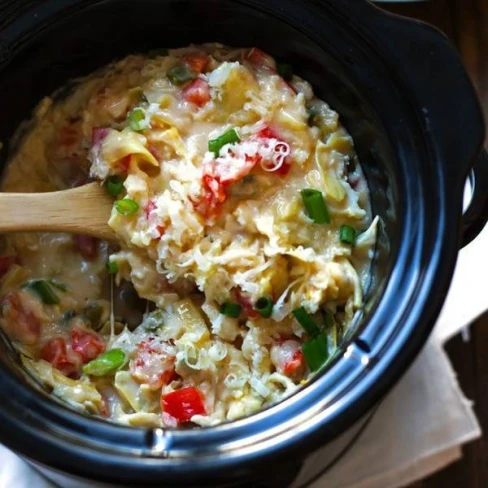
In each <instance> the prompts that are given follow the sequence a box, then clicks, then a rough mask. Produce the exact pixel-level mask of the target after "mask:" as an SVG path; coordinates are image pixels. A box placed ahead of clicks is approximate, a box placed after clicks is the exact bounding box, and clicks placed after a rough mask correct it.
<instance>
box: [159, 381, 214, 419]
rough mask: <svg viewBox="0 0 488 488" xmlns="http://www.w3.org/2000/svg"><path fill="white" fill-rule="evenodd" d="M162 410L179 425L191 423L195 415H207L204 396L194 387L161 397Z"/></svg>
mask: <svg viewBox="0 0 488 488" xmlns="http://www.w3.org/2000/svg"><path fill="white" fill-rule="evenodd" d="M161 409H162V411H163V412H164V413H166V414H168V415H170V416H171V417H173V418H175V419H176V420H177V421H178V422H179V423H184V422H189V421H190V420H191V418H192V417H193V416H194V415H206V414H207V412H206V410H205V405H204V403H203V394H202V392H201V391H200V390H199V389H198V388H195V387H194V386H189V387H187V388H182V389H181V390H176V391H173V392H171V393H166V394H164V395H162V396H161Z"/></svg>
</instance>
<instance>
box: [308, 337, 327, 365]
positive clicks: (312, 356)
mask: <svg viewBox="0 0 488 488" xmlns="http://www.w3.org/2000/svg"><path fill="white" fill-rule="evenodd" d="M302 351H303V355H304V356H305V360H306V361H307V364H308V367H309V368H310V371H317V370H318V369H319V368H320V366H322V365H323V364H324V363H325V361H327V359H329V344H328V339H327V336H326V335H325V334H323V333H320V334H318V335H317V336H315V337H314V338H313V339H310V340H309V341H307V342H305V344H303V346H302Z"/></svg>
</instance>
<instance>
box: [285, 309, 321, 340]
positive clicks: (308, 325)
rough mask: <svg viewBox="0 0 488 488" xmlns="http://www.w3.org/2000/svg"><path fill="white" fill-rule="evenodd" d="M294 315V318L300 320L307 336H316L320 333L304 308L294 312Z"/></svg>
mask: <svg viewBox="0 0 488 488" xmlns="http://www.w3.org/2000/svg"><path fill="white" fill-rule="evenodd" d="M292 313H293V316H294V317H295V318H296V319H297V320H298V323H299V324H300V325H301V326H302V327H303V328H304V329H305V332H307V334H310V335H315V334H318V333H319V328H318V327H317V324H316V323H315V322H314V320H313V319H312V317H310V315H309V313H308V312H307V311H306V310H305V309H304V308H303V307H300V308H297V309H295V310H293V312H292Z"/></svg>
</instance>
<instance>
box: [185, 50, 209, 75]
mask: <svg viewBox="0 0 488 488" xmlns="http://www.w3.org/2000/svg"><path fill="white" fill-rule="evenodd" d="M184 60H185V62H186V64H187V65H188V67H189V68H190V69H191V70H192V71H193V72H194V73H203V72H204V71H205V69H206V67H207V65H208V62H209V61H210V58H209V57H208V56H207V55H206V54H204V53H198V52H195V53H190V54H187V55H186V56H185V57H184Z"/></svg>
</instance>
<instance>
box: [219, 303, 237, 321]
mask: <svg viewBox="0 0 488 488" xmlns="http://www.w3.org/2000/svg"><path fill="white" fill-rule="evenodd" d="M241 311H242V307H241V306H240V305H239V304H238V303H231V302H225V303H223V304H222V306H221V307H220V313H221V314H223V315H225V316H227V317H232V318H234V319H236V318H237V317H239V315H240V314H241Z"/></svg>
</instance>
